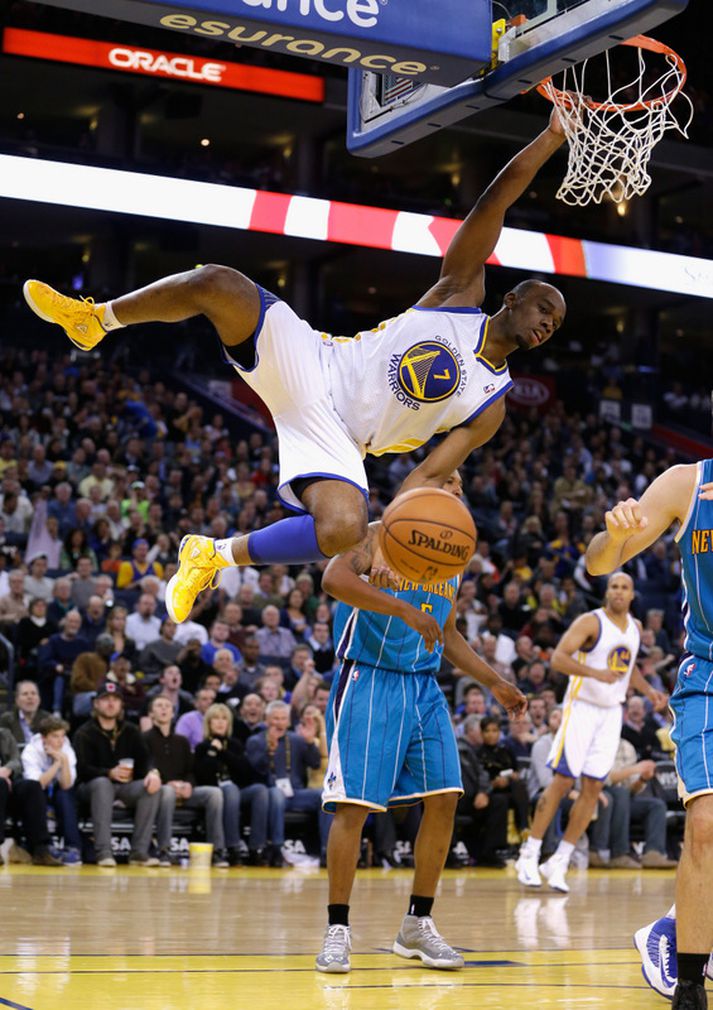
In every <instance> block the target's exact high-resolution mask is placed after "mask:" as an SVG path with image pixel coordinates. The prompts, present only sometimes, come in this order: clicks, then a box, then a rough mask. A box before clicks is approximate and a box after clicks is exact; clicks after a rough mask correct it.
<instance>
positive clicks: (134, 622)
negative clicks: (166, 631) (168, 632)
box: [126, 593, 161, 652]
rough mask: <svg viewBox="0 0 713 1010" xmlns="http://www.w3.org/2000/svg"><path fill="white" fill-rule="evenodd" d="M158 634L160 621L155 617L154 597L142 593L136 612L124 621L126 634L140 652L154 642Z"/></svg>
mask: <svg viewBox="0 0 713 1010" xmlns="http://www.w3.org/2000/svg"><path fill="white" fill-rule="evenodd" d="M160 633H161V621H160V619H159V618H158V617H156V597H155V596H152V595H151V593H142V594H141V596H140V597H139V602H138V603H137V604H136V610H135V611H134V613H133V614H129V616H128V617H127V619H126V634H127V635H128V636H129V637H130V638H131V639H133V641H134V643H135V645H136V648H137V649H138V650H139V652H141V650H142V649H144V648H145V647H146V646H147V645H148V644H149V642H155V641H156V639H157V638H158V637H159V635H160Z"/></svg>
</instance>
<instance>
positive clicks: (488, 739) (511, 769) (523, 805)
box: [478, 716, 529, 832]
mask: <svg viewBox="0 0 713 1010" xmlns="http://www.w3.org/2000/svg"><path fill="white" fill-rule="evenodd" d="M480 732H481V734H482V736H483V743H482V745H481V747H480V749H479V750H478V759H479V761H480V763H481V764H482V765H484V767H485V769H486V771H487V772H488V775H489V776H490V782H491V786H492V789H493V792H494V793H502V794H504V795H505V796H507V799H508V806H509V807H511V808H512V809H513V810H514V812H515V826H516V827H517V829H518V831H520V832H522V831H525V829H526V828H527V826H528V823H529V809H528V807H529V804H528V797H527V787H526V786H525V783H524V782H522V781H521V779H520V774H519V772H518V770H517V761H516V760H515V758H514V757H513V756H512V754H511V753H510V751H509V750H508V749H507V748H506V747H504V746H503V745H502V744H501V743H500V722H499V720H498V719H495V718H494V717H493V716H486V717H485V718H484V719H483V720H482V721H481V723H480Z"/></svg>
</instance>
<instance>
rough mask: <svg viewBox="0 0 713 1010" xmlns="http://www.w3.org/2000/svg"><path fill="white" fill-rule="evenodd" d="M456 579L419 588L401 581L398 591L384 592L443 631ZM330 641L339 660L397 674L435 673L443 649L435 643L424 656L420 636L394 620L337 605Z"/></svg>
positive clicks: (344, 604) (454, 593) (386, 616)
mask: <svg viewBox="0 0 713 1010" xmlns="http://www.w3.org/2000/svg"><path fill="white" fill-rule="evenodd" d="M459 581H460V576H456V577H454V578H452V579H449V580H448V581H447V582H434V583H428V584H426V585H419V584H418V583H416V582H409V581H408V580H407V579H402V580H401V583H400V586H399V589H397V590H395V591H394V590H391V589H386V590H384V592H386V593H388V594H389V595H390V596H395V597H397V598H398V599H401V600H405V601H406V603H410V604H411V606H413V607H416V608H417V609H418V610H424V611H426V612H427V613H429V614H431V616H432V617H434V618H435V619H436V620H437V621H438V623H439V624H440V626H441V627H442V628H443V627H445V623H446V621H447V620H448V615H449V614H450V612H451V609H452V607H453V603H454V601H455V598H456V594H457V592H458V583H459ZM334 638H335V641H336V642H338V643H339V645H338V647H337V655H338V657H339V659H341V660H345V659H351V660H353V661H354V662H355V663H363V664H364V665H365V666H374V667H378V669H380V670H395V671H396V672H399V673H436V672H437V671H438V670H439V668H440V665H441V656H442V655H443V646H442V645H440V644H439V643H438V642H437V643H436V646H435V648H434V650H433V652H428V650H427V649H426V643H425V642H424V640H423V638H422V636H421V635H419V634H418V632H417V631H414V630H413V628H410V627H409V626H408V624H406V623H405V622H404V621H402V620H400V619H399V618H398V617H390V616H389V615H388V614H375V613H373V612H372V611H370V610H357V609H352V607H349V606H347V604H346V603H340V604H338V606H337V609H336V613H335V617H334Z"/></svg>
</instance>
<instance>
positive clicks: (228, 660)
mask: <svg viewBox="0 0 713 1010" xmlns="http://www.w3.org/2000/svg"><path fill="white" fill-rule="evenodd" d="M212 672H213V673H217V674H218V676H219V677H220V683H219V684H218V698H217V700H218V701H221V702H223V703H224V704H226V705H231V706H233V705H235V704H240V702H241V701H242V699H243V698H244V697H245V695H246V694H248V691H249V688H247V687H245V685H244V684H241V683H240V673H239V671H238V665H237V663H235V662H234V661H233V657H232V655H231V654H230V653H229V652H228V650H227V649H218V651H217V652H216V654H215V659H214V660H213V671H212Z"/></svg>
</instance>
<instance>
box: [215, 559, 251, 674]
mask: <svg viewBox="0 0 713 1010" xmlns="http://www.w3.org/2000/svg"><path fill="white" fill-rule="evenodd" d="M232 570H233V569H232V568H231V569H230V571H232ZM227 571H228V569H227V568H226V572H227ZM238 571H240V569H238ZM219 616H220V618H221V620H223V621H225V623H226V624H227V625H228V638H227V641H228V642H230V644H231V645H234V646H235V648H236V649H237V650H238V652H240V654H241V655H242V652H243V646H244V644H245V639H246V638H247V636H248V631H247V629H246V628H245V627H244V626H243V608H242V607H241V606H240V604H239V603H235V602H233V601H232V600H229V601H228V602H227V603H226V604H225V606H224V607H223V609H222V610H221V611H220V615H219Z"/></svg>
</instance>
